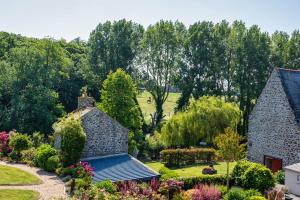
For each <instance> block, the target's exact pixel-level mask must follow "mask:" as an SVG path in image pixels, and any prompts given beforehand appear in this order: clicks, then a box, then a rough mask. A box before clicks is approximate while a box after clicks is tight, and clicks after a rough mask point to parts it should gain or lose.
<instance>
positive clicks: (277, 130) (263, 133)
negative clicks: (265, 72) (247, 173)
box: [248, 68, 300, 171]
mask: <svg viewBox="0 0 300 200" xmlns="http://www.w3.org/2000/svg"><path fill="white" fill-rule="evenodd" d="M299 122H300V70H288V69H279V68H277V69H274V71H273V72H272V74H271V76H270V78H269V79H268V81H267V83H266V86H265V87H264V89H263V91H262V93H261V95H260V96H259V98H258V100H257V103H256V105H255V107H254V108H253V110H252V112H251V114H250V116H249V131H248V159H249V160H250V161H254V162H259V163H263V164H265V165H266V166H267V167H269V168H270V169H272V171H277V170H280V169H282V168H283V167H284V166H287V165H291V164H295V163H298V162H300V126H299Z"/></svg>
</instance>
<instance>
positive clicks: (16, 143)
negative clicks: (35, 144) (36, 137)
mask: <svg viewBox="0 0 300 200" xmlns="http://www.w3.org/2000/svg"><path fill="white" fill-rule="evenodd" d="M9 146H11V147H12V148H13V151H15V152H16V153H17V155H18V157H20V153H21V151H23V150H26V149H29V148H30V147H31V146H32V143H31V141H30V138H29V136H28V135H25V134H21V133H14V134H12V135H11V136H10V139H9Z"/></svg>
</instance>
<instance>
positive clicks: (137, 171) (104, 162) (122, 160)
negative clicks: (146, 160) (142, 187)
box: [83, 154, 159, 182]
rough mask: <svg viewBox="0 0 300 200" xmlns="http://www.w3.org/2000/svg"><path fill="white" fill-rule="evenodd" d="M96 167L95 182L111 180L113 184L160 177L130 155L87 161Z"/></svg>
mask: <svg viewBox="0 0 300 200" xmlns="http://www.w3.org/2000/svg"><path fill="white" fill-rule="evenodd" d="M83 161H86V162H88V163H90V164H91V165H92V167H94V169H95V170H94V176H93V180H94V181H96V182H98V181H103V180H106V179H109V180H111V181H113V182H117V181H127V180H140V181H147V180H151V179H152V178H156V177H159V174H158V173H156V172H154V171H153V170H151V169H150V168H148V167H147V166H146V165H144V164H143V163H142V162H140V161H139V160H137V159H135V158H133V157H132V156H130V155H129V154H115V155H111V156H104V157H98V158H90V159H85V160H83Z"/></svg>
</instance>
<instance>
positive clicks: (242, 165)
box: [232, 160, 253, 186]
mask: <svg viewBox="0 0 300 200" xmlns="http://www.w3.org/2000/svg"><path fill="white" fill-rule="evenodd" d="M252 164H253V163H251V162H250V161H248V160H240V161H238V162H237V164H236V165H235V167H234V168H233V171H232V177H233V178H234V179H235V184H236V185H239V186H241V185H242V176H243V175H244V174H245V172H246V170H247V169H248V168H249V167H250V166H251V165H252Z"/></svg>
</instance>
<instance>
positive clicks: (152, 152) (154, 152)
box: [145, 131, 165, 160]
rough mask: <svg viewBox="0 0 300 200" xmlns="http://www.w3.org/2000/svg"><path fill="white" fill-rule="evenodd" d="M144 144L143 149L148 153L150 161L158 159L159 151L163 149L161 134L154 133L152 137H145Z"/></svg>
mask: <svg viewBox="0 0 300 200" xmlns="http://www.w3.org/2000/svg"><path fill="white" fill-rule="evenodd" d="M145 142H146V148H145V149H146V150H147V151H148V152H147V153H148V155H149V156H150V157H151V159H152V160H157V159H159V154H160V151H161V150H163V149H164V147H165V146H164V144H163V142H162V139H161V134H160V133H158V132H156V131H155V132H154V135H153V136H150V135H146V138H145Z"/></svg>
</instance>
